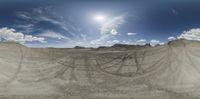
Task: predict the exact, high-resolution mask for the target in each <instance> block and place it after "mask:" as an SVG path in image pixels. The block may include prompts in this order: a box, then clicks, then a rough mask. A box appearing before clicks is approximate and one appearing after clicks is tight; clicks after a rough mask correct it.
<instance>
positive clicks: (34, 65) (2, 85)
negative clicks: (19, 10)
mask: <svg viewBox="0 0 200 99" xmlns="http://www.w3.org/2000/svg"><path fill="white" fill-rule="evenodd" d="M199 50H200V42H198V41H188V40H176V41H171V42H169V43H168V44H165V45H162V46H156V47H140V48H132V49H123V50H119V49H118V48H107V49H102V50H101V49H98V50H96V49H82V48H80V49H67V48H66V49H65V48H60V49H58V48H57V49H56V48H28V47H25V46H22V45H20V44H17V43H12V42H2V43H0V70H1V72H0V99H1V98H2V99H199V98H200V94H199V92H200V83H199V82H200V66H199V65H200V53H199Z"/></svg>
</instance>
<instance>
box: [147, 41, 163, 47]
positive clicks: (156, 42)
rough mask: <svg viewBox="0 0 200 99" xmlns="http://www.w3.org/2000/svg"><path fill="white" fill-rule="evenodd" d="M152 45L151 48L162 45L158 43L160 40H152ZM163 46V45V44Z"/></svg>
mask: <svg viewBox="0 0 200 99" xmlns="http://www.w3.org/2000/svg"><path fill="white" fill-rule="evenodd" d="M150 44H151V46H155V45H157V44H160V41H158V40H151V41H150ZM161 44H162V43H161Z"/></svg>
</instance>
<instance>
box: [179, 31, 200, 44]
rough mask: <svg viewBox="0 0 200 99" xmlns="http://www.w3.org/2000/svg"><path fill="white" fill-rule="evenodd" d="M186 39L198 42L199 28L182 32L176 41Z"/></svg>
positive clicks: (199, 39) (199, 36) (199, 37)
mask: <svg viewBox="0 0 200 99" xmlns="http://www.w3.org/2000/svg"><path fill="white" fill-rule="evenodd" d="M181 38H183V39H187V40H197V41H200V28H196V29H191V30H189V31H184V32H183V33H182V34H181V35H180V36H178V39H181Z"/></svg>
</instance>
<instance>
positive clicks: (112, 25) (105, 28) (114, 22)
mask: <svg viewBox="0 0 200 99" xmlns="http://www.w3.org/2000/svg"><path fill="white" fill-rule="evenodd" d="M124 22H125V20H124V16H117V17H114V18H113V19H111V20H109V21H107V22H106V23H104V24H103V25H102V27H101V29H100V33H101V34H102V35H103V34H108V33H110V31H111V30H112V29H115V30H117V28H118V27H119V25H120V24H123V23H124Z"/></svg>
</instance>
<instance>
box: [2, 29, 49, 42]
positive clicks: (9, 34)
mask: <svg viewBox="0 0 200 99" xmlns="http://www.w3.org/2000/svg"><path fill="white" fill-rule="evenodd" d="M0 38H1V40H5V41H15V42H21V43H24V42H32V41H38V42H41V43H45V42H46V41H45V39H44V38H42V37H35V36H32V35H24V34H23V33H21V32H16V30H15V29H12V28H11V29H8V28H6V27H4V28H1V29H0Z"/></svg>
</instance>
